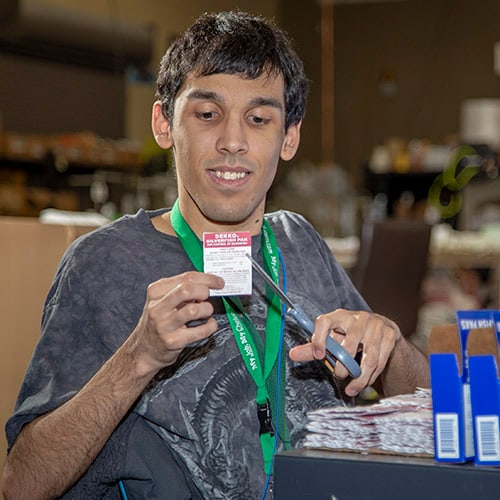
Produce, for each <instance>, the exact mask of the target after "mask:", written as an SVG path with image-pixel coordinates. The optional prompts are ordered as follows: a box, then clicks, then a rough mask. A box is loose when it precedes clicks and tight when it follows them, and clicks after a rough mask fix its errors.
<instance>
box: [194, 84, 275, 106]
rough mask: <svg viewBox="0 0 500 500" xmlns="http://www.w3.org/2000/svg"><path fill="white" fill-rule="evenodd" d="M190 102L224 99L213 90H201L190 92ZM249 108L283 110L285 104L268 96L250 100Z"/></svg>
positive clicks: (221, 100)
mask: <svg viewBox="0 0 500 500" xmlns="http://www.w3.org/2000/svg"><path fill="white" fill-rule="evenodd" d="M187 98H188V99H189V100H202V101H213V102H219V103H223V102H224V98H223V97H222V96H221V95H220V94H218V93H217V92H214V91H213V90H201V89H195V90H193V91H192V92H190V93H189V94H188V96H187ZM249 106H251V107H255V106H270V107H272V108H276V109H278V110H282V109H283V104H282V102H281V101H280V100H279V99H277V98H275V97H267V96H259V97H255V98H253V99H251V100H250V102H249Z"/></svg>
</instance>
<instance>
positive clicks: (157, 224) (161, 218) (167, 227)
mask: <svg viewBox="0 0 500 500" xmlns="http://www.w3.org/2000/svg"><path fill="white" fill-rule="evenodd" d="M151 223H152V224H153V226H154V228H155V229H156V230H157V231H159V232H160V233H164V234H168V235H170V236H177V234H176V232H175V231H174V228H173V227H172V223H171V222H170V212H165V213H163V214H161V215H157V216H156V217H153V218H152V219H151ZM192 229H193V228H192ZM261 229H262V218H260V219H259V220H256V221H255V222H254V224H252V227H251V228H250V229H249V228H248V224H246V225H245V227H243V226H241V225H240V224H224V225H221V224H207V227H206V228H205V229H204V230H203V231H201V232H200V234H198V231H196V229H193V231H194V232H195V234H196V236H198V238H199V239H201V238H202V236H203V232H213V233H216V232H234V231H250V234H251V235H252V236H255V235H257V234H259V233H260V230H261Z"/></svg>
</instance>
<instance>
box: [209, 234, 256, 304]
mask: <svg viewBox="0 0 500 500" xmlns="http://www.w3.org/2000/svg"><path fill="white" fill-rule="evenodd" d="M246 254H250V255H251V254H252V236H251V235H250V232H249V231H238V232H234V233H203V269H204V271H205V272H206V273H212V274H216V275H217V276H220V277H221V278H223V279H224V281H225V283H226V284H225V286H224V288H223V289H222V290H210V295H212V296H220V295H251V294H252V263H251V261H250V259H249V258H248V257H247V256H246Z"/></svg>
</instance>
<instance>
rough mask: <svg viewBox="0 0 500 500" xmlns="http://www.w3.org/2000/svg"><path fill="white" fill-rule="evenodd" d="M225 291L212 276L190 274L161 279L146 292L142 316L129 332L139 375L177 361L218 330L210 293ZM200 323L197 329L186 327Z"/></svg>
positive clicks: (221, 284) (221, 282)
mask: <svg viewBox="0 0 500 500" xmlns="http://www.w3.org/2000/svg"><path fill="white" fill-rule="evenodd" d="M222 288H224V280H223V279H222V278H220V277H218V276H215V275H214V274H208V273H200V272H197V271H189V272H186V273H183V274H180V275H177V276H172V277H170V278H163V279H160V280H158V281H156V282H154V283H152V284H151V285H149V287H148V290H147V297H146V303H145V305H144V310H143V312H142V316H141V318H140V320H139V322H138V324H137V326H136V327H135V329H134V331H133V332H132V335H131V337H134V338H135V340H136V347H137V352H136V356H137V357H136V360H137V362H138V369H139V371H142V370H144V373H148V372H156V371H158V370H159V369H161V368H163V367H165V366H169V365H171V364H173V363H175V361H176V360H177V358H178V356H179V354H180V352H181V351H182V350H183V349H184V348H185V347H186V346H187V345H188V344H190V343H191V342H195V341H199V340H203V339H206V338H207V337H209V336H210V335H212V334H213V333H214V332H215V331H216V330H217V322H216V321H215V319H214V318H213V317H211V316H212V314H213V312H214V309H213V306H212V304H211V303H210V302H209V301H208V300H207V299H208V298H209V296H210V290H211V289H214V290H219V289H222ZM199 319H203V320H206V321H204V322H200V323H199V324H197V326H190V327H188V326H187V325H186V324H187V323H189V322H191V321H193V320H199Z"/></svg>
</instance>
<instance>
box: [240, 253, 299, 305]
mask: <svg viewBox="0 0 500 500" xmlns="http://www.w3.org/2000/svg"><path fill="white" fill-rule="evenodd" d="M245 255H246V256H247V257H248V258H249V259H250V261H251V262H252V266H253V268H254V269H255V270H256V271H257V273H258V274H259V276H260V277H261V278H262V279H263V280H264V281H265V282H266V283H267V284H268V285H269V286H270V287H271V288H272V289H273V290H274V291H275V292H276V293H277V294H278V296H279V298H280V299H281V300H282V301H283V302H284V303H285V304H286V305H287V306H288V307H290V308H291V309H294V308H295V306H294V305H293V303H292V301H291V300H290V299H289V298H288V297H287V296H286V295H285V293H284V292H283V290H281V288H280V287H279V286H278V285H277V284H276V283H275V282H274V281H273V280H272V278H271V276H269V274H267V273H266V271H264V269H263V268H262V266H260V264H259V263H258V262H257V261H256V260H255V259H254V258H253V257H252V256H251V255H250V254H248V253H247V254H245Z"/></svg>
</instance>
